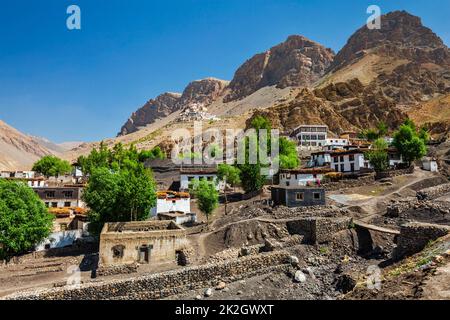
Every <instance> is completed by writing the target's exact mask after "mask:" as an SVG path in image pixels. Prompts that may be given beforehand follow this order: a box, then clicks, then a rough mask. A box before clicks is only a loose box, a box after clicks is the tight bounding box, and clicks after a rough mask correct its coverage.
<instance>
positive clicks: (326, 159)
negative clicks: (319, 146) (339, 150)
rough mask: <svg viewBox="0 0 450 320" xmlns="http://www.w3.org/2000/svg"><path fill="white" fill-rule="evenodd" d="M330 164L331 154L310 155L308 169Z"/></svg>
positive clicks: (323, 152)
mask: <svg viewBox="0 0 450 320" xmlns="http://www.w3.org/2000/svg"><path fill="white" fill-rule="evenodd" d="M330 164H331V152H330V151H321V152H314V153H311V160H310V161H309V162H308V167H309V168H313V167H323V166H329V165H330Z"/></svg>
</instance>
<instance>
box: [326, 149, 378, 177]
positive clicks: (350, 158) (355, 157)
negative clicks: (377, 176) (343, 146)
mask: <svg viewBox="0 0 450 320" xmlns="http://www.w3.org/2000/svg"><path fill="white" fill-rule="evenodd" d="M366 151H367V149H353V150H335V151H333V152H332V153H331V163H330V167H331V169H334V170H335V171H336V172H342V173H346V172H348V173H351V172H359V171H361V170H362V169H370V168H371V165H370V163H369V161H368V160H366V159H365V158H364V152H366Z"/></svg>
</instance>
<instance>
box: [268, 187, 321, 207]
mask: <svg viewBox="0 0 450 320" xmlns="http://www.w3.org/2000/svg"><path fill="white" fill-rule="evenodd" d="M271 199H272V202H273V204H274V205H275V206H286V207H290V208H292V207H308V206H322V205H325V204H326V199H325V189H323V188H319V187H301V186H289V187H286V186H281V185H280V186H275V187H272V188H271Z"/></svg>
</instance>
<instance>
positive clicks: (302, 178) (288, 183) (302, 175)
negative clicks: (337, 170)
mask: <svg viewBox="0 0 450 320" xmlns="http://www.w3.org/2000/svg"><path fill="white" fill-rule="evenodd" d="M332 171H333V170H332V169H330V168H328V167H324V168H306V169H297V170H281V172H280V183H279V185H280V186H281V187H306V186H311V185H319V184H320V183H321V181H322V179H323V177H324V175H325V174H326V173H329V172H332Z"/></svg>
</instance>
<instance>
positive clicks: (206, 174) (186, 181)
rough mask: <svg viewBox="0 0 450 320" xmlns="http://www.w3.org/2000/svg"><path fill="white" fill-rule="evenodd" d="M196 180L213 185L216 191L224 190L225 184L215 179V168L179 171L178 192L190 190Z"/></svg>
mask: <svg viewBox="0 0 450 320" xmlns="http://www.w3.org/2000/svg"><path fill="white" fill-rule="evenodd" d="M196 180H198V181H200V180H206V181H208V182H209V183H211V184H214V185H215V186H216V189H217V190H223V189H224V188H225V183H224V182H223V181H220V180H219V178H218V177H217V168H199V169H181V170H180V191H188V190H190V189H191V188H192V186H193V183H194V182H195V181H196Z"/></svg>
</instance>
